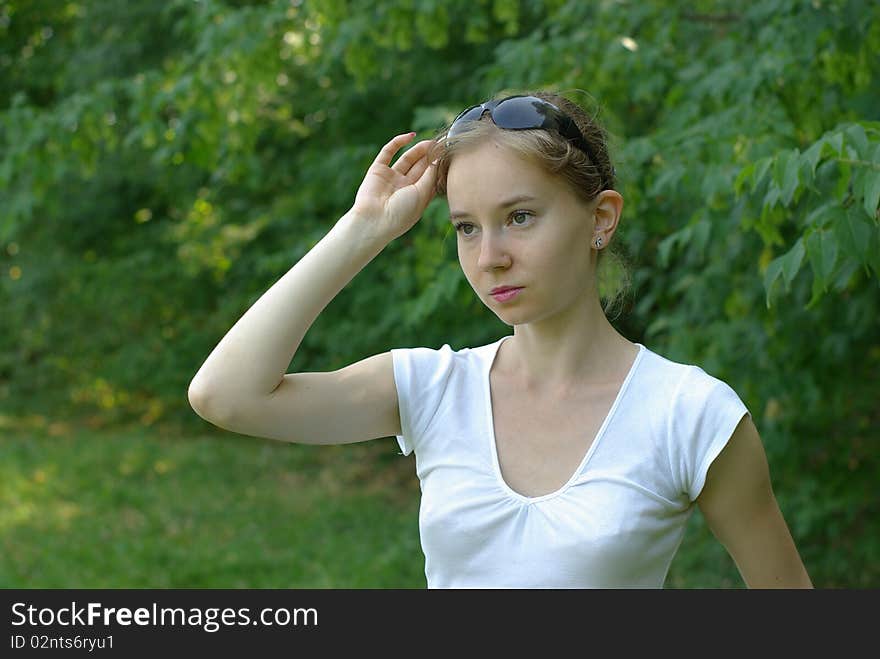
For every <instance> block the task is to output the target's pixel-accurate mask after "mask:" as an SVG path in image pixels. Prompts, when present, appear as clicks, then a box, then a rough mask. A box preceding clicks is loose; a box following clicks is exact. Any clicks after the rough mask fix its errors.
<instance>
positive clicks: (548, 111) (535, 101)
mask: <svg viewBox="0 0 880 659" xmlns="http://www.w3.org/2000/svg"><path fill="white" fill-rule="evenodd" d="M486 112H488V113H489V116H490V117H492V121H493V122H494V123H495V125H496V126H498V127H499V128H504V129H505V130H529V129H535V128H539V129H542V130H555V131H556V132H557V133H559V134H560V135H561V136H562V137H564V138H565V139H567V140H570V141H571V142H572V143H573V144H574V145H575V146H576V147H578V148H579V149H580V150H581V151H583V152H584V153H586V154H587V156H588V157H589V158H590V162H592V163H593V164H594V165H596V166H597V167H598V164H599V163H598V160H597V159H596V156H595V154H594V153H593V149H592V148H591V147H590V144H589V142H587V140H586V139H584V136H583V134H582V133H581V131H580V129H578V127H577V124H575V123H574V121H573V120H572V119H571V117H569V116H568V115H567V114H565V113H564V112H563V111H562V110H560V109H559V108H558V107H556V106H555V105H553V104H552V103H550V102H548V101H545V100H543V99H540V98H538V97H537V96H522V95H518V96H508V97H506V98H502V99H500V100H492V101H486V102H485V103H480V104H479V105H472V106H471V107H469V108H467V109H466V110H464V112H462V113H461V114H459V115H458V116H457V117H456V118H455V121H453V122H452V124H451V125H450V126H449V130H448V131H447V132H446V137H447V138H451V137H455V136H456V135H458V134H460V133H462V132H464V131H465V130H467V125H468V124H469V123H471V122H472V121H479V120H480V119H482V118H483V115H484V114H485V113H486ZM604 188H605V185H604V184H603V189H604Z"/></svg>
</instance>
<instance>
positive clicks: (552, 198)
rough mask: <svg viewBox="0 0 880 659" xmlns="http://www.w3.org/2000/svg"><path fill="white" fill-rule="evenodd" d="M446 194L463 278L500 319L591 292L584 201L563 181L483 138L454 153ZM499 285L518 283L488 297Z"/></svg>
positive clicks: (588, 216)
mask: <svg viewBox="0 0 880 659" xmlns="http://www.w3.org/2000/svg"><path fill="white" fill-rule="evenodd" d="M446 193H447V195H446V196H447V201H448V202H449V212H450V221H451V222H452V223H453V224H454V225H460V226H459V227H458V229H457V230H456V231H457V236H458V237H457V240H458V260H459V262H460V263H461V267H462V270H463V271H464V274H465V277H466V278H467V280H468V282H469V283H470V285H471V287H472V288H473V289H474V291H475V292H476V293H477V296H478V297H479V298H480V300H482V301H483V304H485V305H486V306H488V307H489V308H490V309H491V310H492V311H493V312H494V313H495V314H496V315H497V316H498V317H499V318H500V319H501V320H502V321H503V322H505V323H507V324H508V325H520V324H523V323H531V322H535V321H538V320H542V319H544V318H548V317H550V316H553V315H555V314H557V313H559V312H561V311H564V310H566V309H568V308H569V307H571V305H573V304H577V303H580V302H584V301H585V300H586V299H587V298H586V297H585V296H588V295H591V294H592V295H595V292H594V291H595V286H594V284H593V276H594V275H593V273H594V270H595V265H594V262H593V260H592V259H593V257H592V250H591V239H592V236H593V226H594V219H593V216H592V208H591V206H590V205H588V204H586V203H585V202H583V201H581V200H580V199H579V198H578V197H577V196H576V195H575V194H574V193H573V192H572V191H571V189H570V188H569V187H568V186H567V185H566V184H565V182H564V181H562V180H561V179H559V178H556V177H553V176H552V175H550V174H548V173H546V172H545V171H544V170H542V169H540V168H539V167H538V166H537V165H535V164H532V163H531V162H528V161H526V160H524V159H523V158H522V157H520V156H518V155H516V154H515V153H513V152H512V151H510V150H509V149H508V148H507V147H503V146H500V145H498V144H495V143H492V142H491V141H490V142H484V143H481V144H479V145H475V146H474V147H472V148H469V149H467V150H464V151H462V152H461V153H458V154H456V155H455V156H454V158H453V160H452V162H451V164H450V166H449V172H448V176H447V184H446ZM501 286H510V287H519V288H520V289H521V290H520V291H519V292H518V293H517V294H516V295H514V296H512V297H508V298H507V299H504V298H503V297H495V296H493V295H492V290H493V289H494V288H496V287H501Z"/></svg>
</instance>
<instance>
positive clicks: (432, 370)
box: [391, 344, 454, 455]
mask: <svg viewBox="0 0 880 659" xmlns="http://www.w3.org/2000/svg"><path fill="white" fill-rule="evenodd" d="M453 354H454V353H453V351H452V348H451V347H450V346H449V344H444V345H443V347H442V348H440V349H439V350H433V349H431V348H394V349H392V350H391V359H392V363H393V365H394V384H395V386H396V387H397V403H398V408H399V409H400V429H401V434H400V435H396V437H397V443H398V444H399V445H400V450H401V451H402V452H403V455H409V454H410V453H412V452H413V451H414V450H415V451H417V450H418V445H419V441H420V439H421V438H422V436H423V435H424V434H425V431H426V430H427V429H428V426H429V425H430V423H431V419H433V417H434V415H435V413H436V412H437V409H438V408H439V406H440V402H441V400H442V399H443V394H444V392H445V390H446V385H447V383H448V381H449V376H450V374H451V372H452V361H453Z"/></svg>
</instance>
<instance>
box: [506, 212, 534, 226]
mask: <svg viewBox="0 0 880 659" xmlns="http://www.w3.org/2000/svg"><path fill="white" fill-rule="evenodd" d="M510 217H511V219H512V220H513V223H514V224H516V225H518V226H522V225H523V224H525V223H526V221H527V220H529V219H530V218H531V217H532V214H531V213H529V212H528V211H514V212H513V213H511V215H510ZM518 217H522V218H525V220H523V221H522V222H517V221H516V218H518Z"/></svg>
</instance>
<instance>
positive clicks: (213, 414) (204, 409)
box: [186, 380, 225, 425]
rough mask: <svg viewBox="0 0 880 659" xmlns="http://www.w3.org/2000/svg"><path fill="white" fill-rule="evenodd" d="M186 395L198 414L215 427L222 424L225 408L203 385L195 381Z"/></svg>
mask: <svg viewBox="0 0 880 659" xmlns="http://www.w3.org/2000/svg"><path fill="white" fill-rule="evenodd" d="M186 395H187V399H188V400H189V405H190V407H192V409H193V411H194V412H195V413H196V414H198V415H199V416H200V417H202V418H203V419H204V420H205V421H208V422H209V423H213V424H214V425H219V424H221V423H222V421H223V418H224V416H225V415H224V414H223V411H224V408H225V406H224V405H223V404H222V403H220V402H218V400H217V397H216V396H215V395H214V394H212V393H211V391H210V390H209V389H208V388H206V387H205V386H204V385H203V384H200V383H197V382H196V381H195V380H193V381H192V382H191V383H190V385H189V389H188V390H187V394H186Z"/></svg>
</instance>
